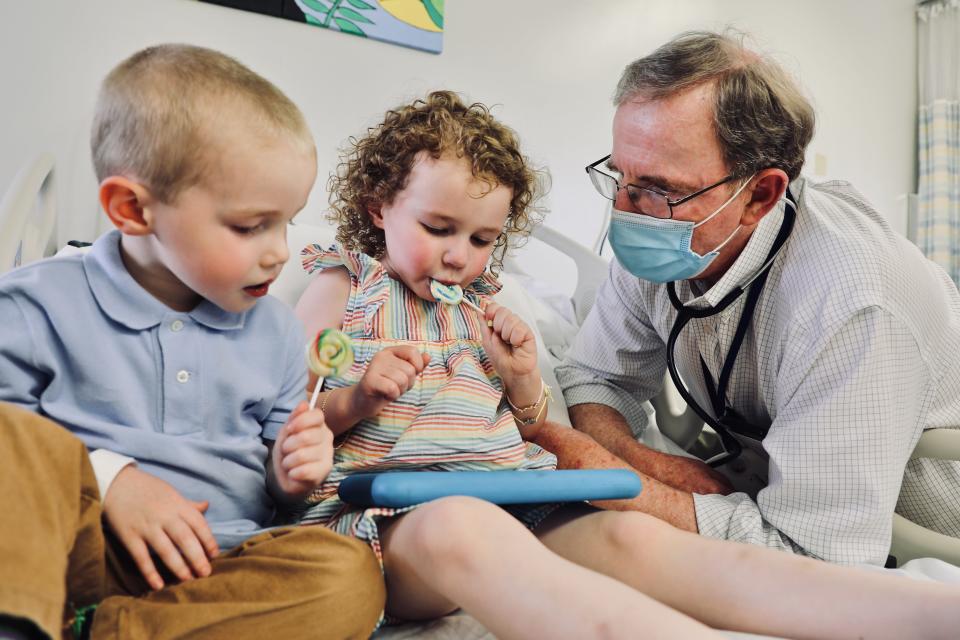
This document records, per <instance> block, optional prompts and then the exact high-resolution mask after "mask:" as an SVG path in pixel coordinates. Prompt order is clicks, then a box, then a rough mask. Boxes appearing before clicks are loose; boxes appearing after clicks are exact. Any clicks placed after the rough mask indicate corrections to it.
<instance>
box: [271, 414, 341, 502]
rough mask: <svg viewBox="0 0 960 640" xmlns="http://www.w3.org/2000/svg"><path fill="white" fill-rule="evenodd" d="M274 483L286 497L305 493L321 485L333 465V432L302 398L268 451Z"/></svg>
mask: <svg viewBox="0 0 960 640" xmlns="http://www.w3.org/2000/svg"><path fill="white" fill-rule="evenodd" d="M270 455H271V461H270V462H271V463H272V466H271V469H270V472H271V474H272V479H273V482H274V486H275V487H276V488H277V489H279V491H280V492H282V493H283V496H282V497H283V498H285V501H293V500H297V499H300V498H303V497H305V496H307V495H308V494H309V493H310V492H311V491H313V490H314V489H316V488H317V487H319V486H320V483H322V482H323V481H324V480H325V479H326V478H327V474H329V473H330V468H331V467H332V466H333V433H331V432H330V429H328V428H327V425H326V422H325V421H324V418H323V412H322V411H320V410H319V409H308V408H307V403H306V402H301V403H300V404H299V405H297V408H296V409H294V410H293V411H292V412H291V413H290V418H289V419H288V420H287V424H285V425H283V428H282V429H280V433H279V434H277V440H276V442H274V443H273V448H272V450H271V451H270Z"/></svg>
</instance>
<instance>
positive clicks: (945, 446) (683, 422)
mask: <svg viewBox="0 0 960 640" xmlns="http://www.w3.org/2000/svg"><path fill="white" fill-rule="evenodd" d="M55 187H56V170H55V166H54V158H53V157H52V156H51V155H49V154H42V155H40V156H38V157H36V158H34V159H33V160H31V161H30V162H28V163H27V164H26V165H24V167H23V169H22V170H21V171H20V172H19V173H18V174H17V176H16V177H15V178H14V180H13V182H12V183H11V184H10V186H9V187H8V188H7V190H6V192H5V194H4V196H3V198H2V199H0V273H3V272H5V271H7V270H9V269H11V268H14V267H16V266H19V265H22V264H27V263H29V262H32V261H34V260H38V259H41V258H43V257H47V256H50V255H52V254H53V253H55V251H56V246H55V243H54V241H53V238H54V237H55V231H56V216H57V208H56V199H55ZM534 238H535V242H542V243H544V244H545V245H547V246H549V247H551V248H552V250H554V251H558V252H559V253H561V254H563V255H565V256H567V257H568V258H569V259H571V260H572V261H573V262H574V263H575V265H576V284H575V286H574V289H573V293H572V294H569V295H558V294H557V293H556V292H555V291H554V292H551V294H550V295H544V294H543V293H542V292H543V291H544V288H543V287H542V286H540V285H541V284H542V283H536V282H534V281H533V280H532V279H531V276H530V275H529V274H528V273H527V272H526V270H525V269H524V255H525V254H524V253H522V252H521V253H519V254H517V256H516V257H513V258H510V259H508V260H507V261H506V262H505V270H504V273H503V274H502V277H501V280H502V281H503V285H504V287H503V290H502V291H501V292H500V293H499V294H497V300H498V302H500V303H501V304H503V305H505V306H507V307H509V308H510V309H512V310H513V311H514V312H515V313H518V314H519V315H520V316H521V317H523V318H524V320H526V321H527V323H528V324H529V325H530V326H531V327H532V328H533V330H534V332H535V334H536V337H537V345H538V351H539V361H540V363H541V369H542V374H543V377H544V380H545V381H546V383H547V384H549V385H550V386H551V387H553V388H554V389H558V388H559V385H558V384H557V381H556V377H555V375H554V372H553V370H554V367H555V366H556V365H557V364H558V363H559V361H560V359H561V358H562V356H563V352H564V351H565V350H566V348H567V347H568V346H569V345H570V343H571V342H572V340H573V337H574V335H575V333H576V330H577V327H578V326H579V325H580V324H581V323H582V322H583V320H584V318H586V315H587V313H588V312H589V310H590V307H591V305H592V303H593V299H594V296H595V294H596V291H597V288H598V287H599V286H600V284H601V283H602V282H603V280H604V278H605V276H606V271H607V266H608V262H607V260H606V259H604V258H602V257H600V256H599V255H598V254H597V252H596V251H595V250H591V249H588V248H587V247H585V246H583V245H581V244H579V243H578V242H575V241H573V240H571V239H570V238H567V237H565V236H563V235H562V234H559V233H557V232H556V231H554V230H552V229H550V228H549V227H545V226H540V227H538V228H537V230H536V231H535V232H534ZM333 239H334V232H333V229H332V228H331V227H329V226H326V225H307V224H294V225H291V226H290V227H289V229H288V245H289V247H290V253H291V259H290V262H289V263H288V264H287V265H286V267H285V268H284V270H283V272H282V273H281V276H280V277H279V278H278V279H277V281H276V282H275V283H274V284H273V286H272V287H271V294H272V295H274V296H276V297H278V298H280V299H281V300H284V301H286V302H287V303H289V304H291V305H292V304H294V303H295V302H296V300H297V298H298V297H299V295H300V294H301V293H302V291H303V289H304V288H305V287H306V285H307V283H308V282H309V276H308V275H307V274H305V273H304V272H303V270H302V269H301V268H300V264H299V263H300V261H299V259H298V256H299V253H300V249H302V248H303V247H304V246H306V245H307V244H309V243H318V244H321V245H327V244H329V243H332V242H333ZM88 240H92V238H91V239H88ZM594 249H596V247H595V248H594ZM532 291H539V292H541V294H540V295H531V292H532ZM654 407H656V411H654ZM649 413H650V417H651V420H650V423H651V426H650V427H649V428H648V429H647V430H646V431H645V433H644V435H643V437H642V441H643V442H644V443H645V444H647V445H648V446H652V447H655V448H658V449H660V450H664V451H668V452H670V453H674V454H677V455H690V454H688V453H687V451H686V450H688V449H690V450H692V449H697V448H700V449H703V448H710V447H713V446H715V436H714V435H712V434H711V433H710V431H709V429H708V428H707V429H705V428H704V426H703V424H702V423H701V422H700V421H699V420H698V419H697V418H696V416H694V415H693V414H692V412H691V411H689V410H688V409H687V408H686V407H685V406H684V405H683V403H682V401H680V400H679V396H678V395H677V394H676V392H675V391H674V390H672V384H671V382H670V380H669V378H667V379H666V381H665V385H664V391H663V392H662V393H661V394H660V395H659V396H658V397H657V398H655V399H654V400H653V401H652V406H651V407H650V409H649ZM549 415H550V419H551V420H554V421H556V422H560V423H562V424H566V425H569V424H570V420H569V416H568V414H567V410H566V406H565V405H564V404H563V401H562V397H561V395H560V394H559V393H557V394H554V398H553V400H551V403H550V407H549ZM914 456H918V457H920V456H922V457H932V458H942V459H950V460H960V431H953V430H933V431H927V432H926V433H925V434H924V435H923V437H922V438H921V439H920V443H919V444H918V446H917V448H916V451H915V452H914ZM891 553H892V554H893V555H895V556H896V557H897V558H898V559H899V560H900V561H901V563H903V562H906V561H908V560H910V559H913V558H923V557H936V558H941V559H944V560H946V561H948V562H952V563H954V564H960V540H958V539H955V538H950V537H947V536H943V535H940V534H938V533H935V532H933V531H929V530H927V529H924V528H923V527H920V526H919V525H917V524H915V523H912V522H909V521H907V520H905V519H904V518H902V517H901V516H899V515H897V516H895V521H894V539H893V544H892V549H891ZM729 636H730V637H751V638H755V637H756V636H750V635H748V634H736V633H729ZM376 637H377V638H384V639H389V640H399V639H402V638H411V637H418V638H433V639H434V640H447V639H450V640H453V639H457V640H465V639H466V640H469V639H478V640H479V639H481V638H483V639H487V638H491V637H492V636H490V634H489V633H487V632H486V631H485V630H484V629H483V628H482V627H481V626H480V625H479V624H478V623H477V622H476V621H475V620H473V619H472V618H470V617H469V616H467V615H465V614H462V613H461V614H454V615H452V616H447V617H445V618H442V619H439V620H436V621H432V622H429V623H425V624H414V625H403V626H399V627H389V628H386V629H383V630H381V631H379V632H378V633H377V634H376Z"/></svg>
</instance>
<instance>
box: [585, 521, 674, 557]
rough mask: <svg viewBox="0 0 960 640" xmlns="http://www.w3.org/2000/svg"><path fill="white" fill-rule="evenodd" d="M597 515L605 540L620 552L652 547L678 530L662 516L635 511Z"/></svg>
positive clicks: (649, 549) (629, 552) (636, 554)
mask: <svg viewBox="0 0 960 640" xmlns="http://www.w3.org/2000/svg"><path fill="white" fill-rule="evenodd" d="M597 515H598V516H599V521H598V524H599V527H600V530H601V535H602V536H603V540H604V542H605V543H606V544H607V545H609V546H610V548H611V549H614V550H616V551H617V552H619V553H625V554H631V555H632V556H633V557H637V556H638V555H639V554H641V553H644V552H649V551H651V550H653V549H655V548H656V547H657V546H658V545H659V544H661V543H662V542H664V541H665V540H669V538H670V536H675V535H677V534H678V533H680V532H679V531H678V530H677V529H675V528H674V527H672V526H670V525H669V524H667V523H666V522H664V521H663V520H660V519H659V518H655V517H654V516H651V515H647V514H646V513H640V512H638V511H605V512H603V513H601V514H597Z"/></svg>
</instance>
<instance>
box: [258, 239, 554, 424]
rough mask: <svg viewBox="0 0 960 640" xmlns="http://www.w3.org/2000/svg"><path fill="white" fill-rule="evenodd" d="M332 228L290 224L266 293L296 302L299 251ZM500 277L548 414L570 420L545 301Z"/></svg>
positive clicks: (325, 242)
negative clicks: (529, 346) (546, 332)
mask: <svg viewBox="0 0 960 640" xmlns="http://www.w3.org/2000/svg"><path fill="white" fill-rule="evenodd" d="M335 235H336V231H335V230H334V228H333V227H332V226H326V225H310V224H293V225H290V226H289V227H288V228H287V247H288V249H289V250H290V260H289V262H287V264H286V265H284V267H283V271H281V272H280V276H279V277H278V278H277V279H276V281H275V282H274V283H273V284H272V285H271V286H270V294H271V295H273V296H274V297H276V298H279V299H280V300H283V301H284V302H286V303H287V304H288V305H290V306H291V307H292V306H294V305H296V304H297V300H298V299H299V298H300V296H301V295H302V294H303V291H304V289H306V288H307V285H308V284H309V283H310V278H311V276H310V275H308V274H307V273H306V272H305V271H304V270H303V266H302V265H301V263H300V251H301V250H302V249H303V248H304V247H305V246H307V245H308V244H314V243H315V244H319V245H320V246H321V247H327V246H329V245H331V244H332V243H333V242H334V240H335ZM500 281H501V282H502V283H503V290H502V291H501V292H500V293H498V294H497V295H496V296H494V300H496V301H497V302H498V303H500V304H502V305H503V306H505V307H507V308H508V309H510V310H511V311H513V312H514V313H516V314H517V315H519V316H520V317H521V318H523V321H524V322H526V323H527V324H528V325H530V328H531V329H533V333H534V336H535V337H536V339H537V358H538V362H539V364H540V375H542V376H543V380H544V382H545V383H546V384H547V385H548V386H549V387H550V388H551V389H552V390H553V399H552V400H551V401H550V405H549V409H548V411H549V413H548V415H549V417H550V420H552V421H554V422H559V423H561V424H565V425H568V426H569V424H570V416H569V415H568V414H567V407H566V405H565V404H564V402H563V394H562V393H560V385H559V384H558V383H557V378H556V376H555V375H554V373H553V366H554V364H555V363H554V361H553V360H554V359H553V358H552V357H551V355H550V353H549V352H548V351H547V346H546V344H545V343H544V340H543V335H542V334H541V332H540V327H539V323H542V322H548V323H550V322H552V321H553V320H555V319H554V318H548V317H547V316H548V315H549V314H550V313H551V312H550V311H549V310H548V308H547V307H546V306H545V305H542V304H541V305H535V304H534V303H533V301H532V300H531V298H530V296H529V295H528V294H527V292H526V291H525V290H524V289H523V287H522V286H521V285H520V283H519V282H518V281H517V279H516V278H514V277H513V276H511V275H510V274H509V273H502V274H500Z"/></svg>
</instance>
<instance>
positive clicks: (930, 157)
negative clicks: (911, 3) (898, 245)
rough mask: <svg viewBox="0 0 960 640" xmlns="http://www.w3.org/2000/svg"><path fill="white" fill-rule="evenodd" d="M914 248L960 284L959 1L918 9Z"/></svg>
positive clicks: (924, 5) (928, 5) (936, 2)
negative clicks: (916, 166)
mask: <svg viewBox="0 0 960 640" xmlns="http://www.w3.org/2000/svg"><path fill="white" fill-rule="evenodd" d="M917 45H918V56H917V58H918V60H917V61H918V74H917V77H918V79H919V86H918V88H919V100H918V103H919V133H918V137H917V142H918V154H919V165H920V166H919V173H920V175H919V184H918V188H917V191H918V196H919V197H918V202H917V205H918V206H917V245H919V247H920V249H921V250H923V252H924V253H925V254H926V255H927V257H929V258H930V259H931V260H933V261H934V262H936V263H937V264H939V265H940V266H942V267H943V268H944V269H946V271H947V273H949V274H950V276H951V277H952V278H953V281H954V282H958V283H960V0H938V1H935V2H928V3H925V4H923V5H921V6H919V7H917Z"/></svg>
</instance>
